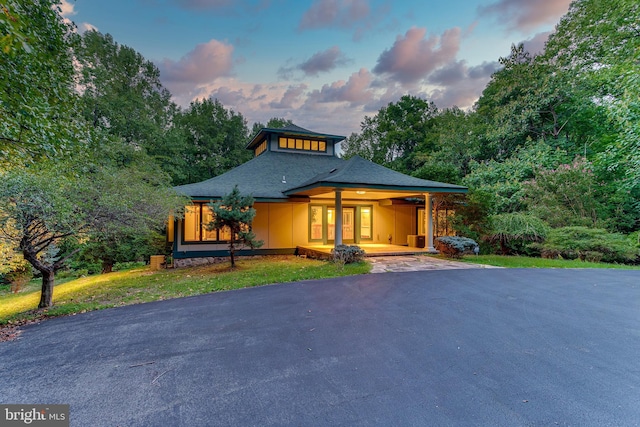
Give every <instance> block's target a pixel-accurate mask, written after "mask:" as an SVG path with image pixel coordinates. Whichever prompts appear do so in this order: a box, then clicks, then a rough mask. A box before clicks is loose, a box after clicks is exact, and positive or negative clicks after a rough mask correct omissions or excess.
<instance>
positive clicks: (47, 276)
mask: <svg viewBox="0 0 640 427" xmlns="http://www.w3.org/2000/svg"><path fill="white" fill-rule="evenodd" d="M55 274H56V273H55V271H54V270H50V271H42V291H41V293H40V304H38V308H47V307H51V306H52V305H53V282H54V279H55Z"/></svg>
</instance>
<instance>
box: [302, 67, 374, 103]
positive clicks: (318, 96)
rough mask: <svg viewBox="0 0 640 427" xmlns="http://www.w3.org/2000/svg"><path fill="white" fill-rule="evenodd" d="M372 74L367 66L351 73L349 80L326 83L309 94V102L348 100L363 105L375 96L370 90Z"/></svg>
mask: <svg viewBox="0 0 640 427" xmlns="http://www.w3.org/2000/svg"><path fill="white" fill-rule="evenodd" d="M371 80H372V76H371V73H369V71H367V70H366V69H365V68H361V69H360V71H358V72H357V73H353V74H351V76H350V77H349V80H347V81H346V82H345V81H344V80H338V81H336V82H333V83H331V84H325V85H323V86H322V89H320V90H314V91H312V92H311V93H310V94H309V102H311V103H315V102H323V103H324V102H348V103H349V104H350V105H351V106H356V105H363V104H365V103H367V102H369V101H370V100H371V99H372V98H373V92H372V91H371V90H370V84H371Z"/></svg>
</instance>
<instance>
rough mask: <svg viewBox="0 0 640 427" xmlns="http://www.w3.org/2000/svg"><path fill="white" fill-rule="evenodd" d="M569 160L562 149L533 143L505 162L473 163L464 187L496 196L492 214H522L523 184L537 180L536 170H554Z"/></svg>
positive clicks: (464, 181)
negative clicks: (535, 178)
mask: <svg viewBox="0 0 640 427" xmlns="http://www.w3.org/2000/svg"><path fill="white" fill-rule="evenodd" d="M567 160H568V158H567V154H566V153H565V152H564V151H562V150H559V149H553V148H551V147H550V146H549V145H547V144H546V143H544V142H537V143H533V142H529V143H528V144H527V145H525V146H523V147H521V148H519V149H518V150H516V152H514V153H513V154H512V155H511V156H510V157H509V158H507V159H505V160H504V161H497V160H490V161H488V162H483V163H478V162H471V165H470V168H471V172H470V173H469V174H468V175H467V176H466V177H465V178H464V180H463V184H464V185H466V186H468V187H469V188H472V189H474V190H477V191H481V192H486V193H488V194H491V195H492V197H491V199H492V201H491V208H490V214H499V213H509V212H520V211H524V210H525V208H526V207H525V204H524V189H523V183H524V182H525V181H527V180H531V179H533V178H534V176H535V173H536V170H538V169H540V168H542V169H553V168H555V167H557V166H558V165H559V164H562V163H564V162H566V161H567Z"/></svg>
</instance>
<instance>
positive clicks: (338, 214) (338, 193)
mask: <svg viewBox="0 0 640 427" xmlns="http://www.w3.org/2000/svg"><path fill="white" fill-rule="evenodd" d="M335 223H336V240H335V242H334V247H337V246H338V245H341V244H342V191H340V190H336V221H335Z"/></svg>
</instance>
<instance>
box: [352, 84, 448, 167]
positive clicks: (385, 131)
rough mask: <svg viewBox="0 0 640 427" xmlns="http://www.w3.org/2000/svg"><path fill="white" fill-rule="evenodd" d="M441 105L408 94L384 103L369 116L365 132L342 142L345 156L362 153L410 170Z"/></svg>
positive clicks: (376, 161) (363, 129) (389, 164)
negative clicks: (374, 113) (438, 106)
mask: <svg viewBox="0 0 640 427" xmlns="http://www.w3.org/2000/svg"><path fill="white" fill-rule="evenodd" d="M437 112H438V109H437V108H436V106H435V104H433V103H432V102H428V101H426V100H424V99H422V98H419V97H416V96H412V95H405V96H403V97H401V98H400V100H398V102H396V103H389V104H388V105H387V106H386V107H382V108H381V109H380V110H379V111H378V114H377V115H376V116H375V117H365V119H364V121H363V122H362V123H361V124H360V128H361V134H360V135H351V136H350V137H349V138H347V140H346V141H345V142H344V143H343V145H342V150H343V152H344V156H345V157H350V156H352V155H355V154H358V155H360V156H361V157H365V158H367V159H369V160H371V161H373V162H375V163H378V164H381V165H384V166H387V167H391V168H393V169H396V170H399V171H402V172H408V171H409V170H410V169H411V166H410V157H411V153H412V152H413V150H414V149H415V147H416V146H418V144H421V143H423V142H424V140H425V139H426V135H427V133H428V132H429V130H430V128H431V127H432V126H433V121H432V119H433V118H434V117H435V116H436V114H437Z"/></svg>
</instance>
